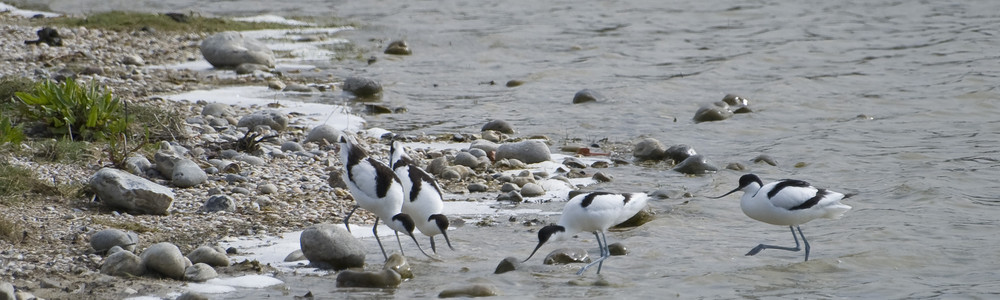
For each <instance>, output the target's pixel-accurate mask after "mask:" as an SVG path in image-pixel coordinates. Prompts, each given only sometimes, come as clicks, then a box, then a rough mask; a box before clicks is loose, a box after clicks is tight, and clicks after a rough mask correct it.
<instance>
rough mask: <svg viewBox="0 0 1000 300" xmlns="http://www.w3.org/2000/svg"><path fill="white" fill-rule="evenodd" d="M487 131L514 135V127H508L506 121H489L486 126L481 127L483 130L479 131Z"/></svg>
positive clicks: (508, 124)
mask: <svg viewBox="0 0 1000 300" xmlns="http://www.w3.org/2000/svg"><path fill="white" fill-rule="evenodd" d="M487 130H493V131H498V132H502V133H506V134H514V127H513V126H510V123H507V121H504V120H493V121H490V122H488V123H486V125H483V129H481V130H480V131H487Z"/></svg>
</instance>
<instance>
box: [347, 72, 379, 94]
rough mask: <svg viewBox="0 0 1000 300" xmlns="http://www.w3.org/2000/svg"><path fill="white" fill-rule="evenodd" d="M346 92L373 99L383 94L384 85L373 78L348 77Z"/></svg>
mask: <svg viewBox="0 0 1000 300" xmlns="http://www.w3.org/2000/svg"><path fill="white" fill-rule="evenodd" d="M344 90H345V91H348V92H351V93H352V94H354V95H355V96H358V97H371V96H375V95H376V94H378V93H381V92H382V84H380V83H378V82H377V81H375V80H374V79H371V78H364V77H347V79H345V80H344Z"/></svg>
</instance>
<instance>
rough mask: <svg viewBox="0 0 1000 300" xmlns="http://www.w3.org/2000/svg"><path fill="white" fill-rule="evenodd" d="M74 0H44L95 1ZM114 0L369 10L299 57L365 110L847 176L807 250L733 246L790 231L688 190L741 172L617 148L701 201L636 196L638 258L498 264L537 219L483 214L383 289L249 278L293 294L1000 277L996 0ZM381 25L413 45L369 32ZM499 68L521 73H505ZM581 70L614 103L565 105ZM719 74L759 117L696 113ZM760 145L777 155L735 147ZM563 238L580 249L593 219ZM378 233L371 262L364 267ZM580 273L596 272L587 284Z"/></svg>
mask: <svg viewBox="0 0 1000 300" xmlns="http://www.w3.org/2000/svg"><path fill="white" fill-rule="evenodd" d="M91 2H95V1H82V0H74V1H54V2H52V3H53V4H52V7H53V8H54V9H57V10H64V11H84V10H88V11H89V10H90V9H98V10H99V9H102V8H101V7H100V6H97V5H91ZM97 2H104V1H97ZM128 2H129V3H148V4H150V5H149V6H148V7H149V9H153V10H157V11H197V12H203V13H209V14H217V15H249V14H258V13H273V14H281V15H320V16H336V17H344V18H347V19H349V20H355V21H358V22H359V23H360V24H363V25H364V26H363V27H362V28H361V29H358V30H354V31H348V32H345V33H344V36H343V37H346V38H348V39H350V40H352V41H354V42H355V43H356V44H357V45H356V46H357V47H360V48H371V49H374V50H376V51H377V52H373V53H372V55H375V56H377V57H378V61H377V62H376V63H375V64H372V65H370V66H369V65H367V63H365V62H362V61H351V60H345V61H327V60H324V61H312V62H307V63H311V64H315V65H317V66H320V67H321V68H322V69H323V72H322V74H321V75H320V76H325V75H326V74H333V75H335V76H337V77H346V76H354V75H357V76H366V77H372V78H377V79H379V80H381V81H382V83H383V85H384V86H385V89H386V91H385V93H384V95H383V98H382V101H383V104H386V105H388V106H393V107H397V106H402V107H406V108H407V109H408V110H409V112H408V113H405V114H391V115H379V116H371V117H369V118H368V121H369V126H373V127H382V128H386V129H388V130H391V131H396V132H402V133H408V134H419V133H455V132H458V133H475V132H477V131H478V130H479V128H480V127H481V126H482V124H485V122H486V121H487V120H489V119H504V120H507V121H509V122H511V123H512V124H513V125H514V126H515V127H516V129H517V130H518V135H534V134H544V135H547V136H549V137H551V138H553V140H554V141H555V142H556V144H561V143H563V142H564V141H566V140H567V139H580V140H581V141H582V142H584V143H590V142H598V141H600V140H602V139H605V138H607V139H609V140H611V141H618V142H627V141H631V140H635V139H637V138H639V137H643V136H648V137H653V138H656V139H659V140H660V141H663V142H664V143H665V144H667V145H673V144H688V145H691V146H693V147H694V148H695V149H697V150H698V152H699V153H701V154H704V155H706V156H708V157H709V159H710V160H712V161H713V162H714V163H716V164H717V165H720V166H724V165H725V164H727V163H729V162H741V163H744V164H746V165H749V166H750V168H751V171H752V172H754V173H757V174H759V175H760V176H761V177H762V178H763V179H764V180H765V181H771V180H776V179H780V178H797V179H804V180H807V181H810V182H812V183H814V184H815V185H817V186H820V187H826V188H831V189H834V190H838V191H841V192H847V193H856V195H855V196H853V197H852V198H849V199H848V200H846V201H845V203H846V204H848V205H851V206H853V207H854V209H853V210H852V211H850V212H848V213H847V214H846V216H845V217H844V218H843V219H840V220H818V221H814V222H811V223H808V224H806V225H804V226H803V231H804V233H805V235H806V236H807V237H808V238H809V240H810V242H811V244H812V253H811V258H812V260H810V261H808V262H802V261H801V260H802V253H790V252H784V251H777V250H769V251H764V252H763V253H761V254H758V255H757V256H754V257H746V256H743V254H744V253H745V252H746V251H748V250H749V249H750V248H752V247H753V246H755V245H756V244H758V243H761V242H765V243H774V244H790V243H791V242H792V241H790V240H789V239H788V235H789V233H788V230H787V229H786V228H782V227H780V226H771V225H766V224H763V223H759V222H755V221H753V220H750V219H749V218H747V217H745V216H744V215H743V214H742V212H741V211H740V209H739V204H738V201H737V199H738V196H730V197H727V198H725V199H719V200H714V199H707V198H706V196H717V195H721V194H722V193H724V192H726V191H728V190H730V189H732V188H733V187H735V185H736V184H737V179H738V178H739V176H740V175H742V172H736V171H729V170H725V171H720V172H719V173H717V174H711V175H706V176H697V177H690V176H683V175H681V174H678V173H675V172H672V171H669V170H668V168H667V166H665V165H655V166H625V167H617V168H612V169H609V170H607V171H608V172H610V173H612V174H613V175H614V176H615V181H614V182H611V183H606V184H601V185H598V186H596V188H605V189H610V190H620V191H652V190H655V189H658V188H668V189H675V190H681V191H688V192H691V193H692V194H694V195H695V197H693V198H688V199H666V200H657V201H653V202H651V203H650V206H651V207H652V208H653V209H654V210H656V211H657V212H658V213H659V214H658V215H657V219H656V220H655V221H653V222H651V223H649V224H646V225H643V226H642V227H639V228H637V229H633V230H628V231H624V232H614V233H611V234H610V235H609V236H608V238H609V240H610V241H611V242H612V243H613V242H617V241H621V242H623V243H625V244H626V245H628V246H629V247H630V248H631V249H632V253H631V254H630V255H628V256H624V257H612V258H610V259H609V260H608V261H607V263H606V264H605V266H604V269H603V270H602V272H601V275H596V274H595V272H593V270H591V271H588V272H587V273H586V274H584V275H583V276H576V275H575V274H574V273H575V271H576V268H577V267H578V266H559V267H552V266H543V265H541V263H540V261H541V259H540V258H534V259H533V260H532V261H531V262H529V264H528V265H527V266H526V268H525V269H522V270H518V271H517V272H511V273H507V274H502V275H493V274H492V271H493V269H494V268H495V267H496V265H497V263H498V262H499V261H500V260H501V259H503V258H504V257H506V256H516V257H526V255H527V254H528V253H529V252H530V250H531V248H532V247H533V246H534V243H535V241H534V236H535V234H534V233H533V232H528V231H527V230H528V229H537V228H538V226H532V227H525V226H522V225H518V222H514V223H513V224H511V223H510V222H507V221H506V217H497V220H498V221H500V222H499V223H500V225H498V226H496V227H475V226H471V225H468V226H464V227H461V228H458V229H456V230H454V231H453V232H452V233H451V236H452V238H453V241H452V242H453V244H455V246H456V247H457V248H458V249H459V251H455V252H450V251H449V250H444V251H443V256H444V257H445V258H446V259H447V262H445V263H438V262H431V261H428V260H426V259H423V258H420V257H415V256H412V255H411V256H410V257H411V259H412V263H414V264H415V269H416V275H417V278H416V279H414V280H412V281H409V282H406V283H404V284H403V285H401V286H400V287H399V288H398V289H395V290H388V291H377V290H376V291H372V290H357V289H338V288H336V287H334V283H333V282H334V281H333V279H334V277H333V276H334V275H330V276H321V277H314V276H297V277H296V276H291V275H285V278H284V279H286V282H287V283H288V288H289V290H286V291H280V290H270V289H269V290H267V291H266V292H260V291H249V292H247V293H248V294H249V295H252V296H261V297H263V295H266V294H267V293H272V294H273V295H282V294H283V293H287V294H286V295H302V294H305V291H307V290H311V291H313V293H314V294H316V295H327V296H333V295H336V296H345V295H344V294H341V293H344V292H351V293H356V294H350V295H358V296H359V297H366V296H376V297H383V296H384V297H386V298H397V297H398V298H410V297H421V296H436V295H437V293H438V292H439V291H440V290H441V289H443V288H447V287H452V286H458V285H464V284H469V283H489V284H493V285H495V286H497V287H498V289H499V290H500V291H501V292H502V293H503V294H504V295H506V296H513V297H518V298H550V297H558V298H562V297H601V298H612V297H621V296H622V295H628V297H634V298H640V297H642V298H651V297H655V298H670V297H678V298H778V297H808V298H821V297H822V298H835V297H836V298H840V297H848V298H931V297H948V298H952V297H968V298H984V297H995V296H996V293H998V291H1000V283H997V282H998V281H997V279H998V278H1000V276H998V275H1000V274H998V271H997V270H998V269H1000V257H998V256H1000V252H998V251H997V250H996V249H998V248H1000V239H997V238H995V237H994V234H995V231H996V229H997V217H996V216H997V215H998V205H1000V201H998V200H1000V197H998V195H1000V189H998V188H997V184H996V179H997V178H1000V176H998V175H1000V162H998V159H1000V155H998V149H1000V121H998V120H1000V119H998V118H997V117H996V116H997V115H998V113H1000V108H998V103H1000V102H998V101H997V100H998V98H1000V97H998V93H997V86H998V80H997V78H998V75H1000V56H998V54H997V49H1000V40H998V39H997V38H996V35H997V34H998V31H1000V2H997V1H988V0H975V1H962V2H961V3H943V2H932V1H751V2H746V3H739V4H731V3H728V2H724V1H716V0H707V1H599V2H591V3H586V4H580V3H579V2H576V1H526V0H515V1H501V2H491V3H481V2H469V1H460V0H445V1H384V0H382V1H318V0H310V1H296V2H288V3H284V4H282V3H279V2H273V1H259V0H237V1H226V2H203V1H164V2H169V3H162V2H160V1H147V0H142V1H138V2H134V1H128ZM107 3H112V4H113V3H114V1H110V2H107ZM130 6H131V5H130ZM80 7H87V9H81V8H80ZM395 39H405V40H406V41H407V42H408V43H409V44H410V47H411V48H413V51H414V55H412V56H406V57H389V56H385V55H382V54H381V53H380V51H378V50H381V49H382V48H383V47H384V45H385V44H387V43H388V42H389V41H391V40H395ZM511 79H519V80H524V81H525V82H526V84H524V85H522V86H520V87H516V88H507V87H505V86H504V83H505V82H506V81H508V80H511ZM491 81H492V82H495V83H497V84H495V85H491V84H488V83H489V82H491ZM584 88H590V89H594V90H596V91H599V92H600V93H602V94H604V95H605V96H607V97H608V98H610V100H609V101H607V102H603V103H590V104H585V105H572V104H571V99H572V97H573V94H574V93H575V92H576V91H578V90H581V89H584ZM726 93H734V94H738V95H741V96H744V97H747V98H750V99H751V101H752V102H751V107H752V108H753V109H754V110H755V112H754V113H752V114H747V115H737V116H735V117H733V118H731V119H729V120H726V121H721V122H709V123H700V124H694V123H693V122H692V121H691V116H692V115H693V114H694V111H695V110H696V109H697V108H698V106H699V105H701V104H703V103H707V102H712V101H717V100H720V99H721V98H722V96H723V95H725V94H726ZM325 101H331V102H337V101H341V102H342V101H343V99H341V98H340V97H336V96H331V97H329V99H326V100H325ZM862 114H863V115H865V116H869V117H871V118H862V117H858V115H862ZM759 154H768V155H770V156H771V157H773V158H775V159H776V160H777V161H778V163H779V164H778V166H773V167H772V166H768V165H763V164H753V163H751V162H749V160H750V159H752V158H753V157H755V156H757V155H759ZM798 162H803V163H805V167H801V168H796V167H794V165H795V164H796V163H798ZM452 197H453V198H460V199H461V198H462V197H463V196H455V195H452ZM560 205H561V204H560V203H550V204H526V205H523V206H531V207H537V208H541V209H543V210H546V211H558V210H559V209H560ZM501 214H502V212H501ZM529 218H532V217H529ZM545 218H547V219H546V220H547V221H555V220H556V219H557V218H556V217H554V216H550V217H543V219H545ZM518 220H519V221H520V220H522V219H518ZM484 237H489V238H484ZM372 245H374V243H373V242H372ZM563 245H565V246H579V247H586V248H587V249H589V250H590V251H591V253H592V254H595V253H597V249H596V247H594V241H593V239H592V238H591V237H590V236H589V235H587V234H581V235H580V238H579V239H576V240H573V241H569V242H565V243H563ZM557 247H558V246H556V245H552V246H546V247H545V248H543V250H542V251H545V250H552V249H555V248H557ZM369 249H373V250H375V251H377V247H369ZM414 250H415V249H413V250H411V251H413V253H415V251H414ZM375 251H372V252H371V253H370V254H371V255H370V256H369V263H370V264H372V265H379V264H380V261H378V260H380V259H376V258H379V257H380V255H378V253H377V252H375ZM542 254H544V253H542ZM598 278H603V279H604V280H606V281H607V282H609V283H610V285H607V286H595V285H594V282H595V281H596V280H597V279H598ZM229 296H233V297H234V298H235V297H239V296H243V295H238V294H227V296H225V297H229ZM345 297H350V296H345Z"/></svg>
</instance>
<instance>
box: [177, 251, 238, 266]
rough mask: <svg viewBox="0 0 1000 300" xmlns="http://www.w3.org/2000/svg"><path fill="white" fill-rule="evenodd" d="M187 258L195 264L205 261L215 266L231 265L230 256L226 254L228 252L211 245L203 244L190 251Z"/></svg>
mask: <svg viewBox="0 0 1000 300" xmlns="http://www.w3.org/2000/svg"><path fill="white" fill-rule="evenodd" d="M187 258H188V260H191V263H193V264H198V263H204V264H207V265H209V266H213V267H228V266H229V257H228V256H226V253H225V252H224V251H219V249H215V248H213V247H209V246H201V247H198V248H197V249H194V250H193V251H191V253H188V255H187Z"/></svg>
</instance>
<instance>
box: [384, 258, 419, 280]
mask: <svg viewBox="0 0 1000 300" xmlns="http://www.w3.org/2000/svg"><path fill="white" fill-rule="evenodd" d="M382 270H393V271H395V272H396V273H397V274H399V276H400V277H402V278H403V279H412V278H413V267H411V266H410V262H409V261H408V260H406V257H405V256H403V255H402V254H399V253H393V254H392V255H389V259H388V260H386V261H385V264H384V265H382Z"/></svg>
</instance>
